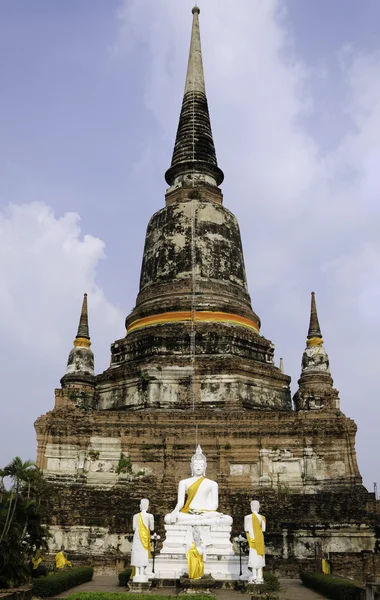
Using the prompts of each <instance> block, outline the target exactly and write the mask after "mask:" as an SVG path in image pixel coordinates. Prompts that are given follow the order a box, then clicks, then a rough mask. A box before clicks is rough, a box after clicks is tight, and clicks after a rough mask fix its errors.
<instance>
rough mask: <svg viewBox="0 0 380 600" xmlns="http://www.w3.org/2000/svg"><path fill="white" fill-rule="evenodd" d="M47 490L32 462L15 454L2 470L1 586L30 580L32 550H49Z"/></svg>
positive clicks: (0, 522) (0, 472)
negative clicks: (44, 509)
mask: <svg viewBox="0 0 380 600" xmlns="http://www.w3.org/2000/svg"><path fill="white" fill-rule="evenodd" d="M5 481H9V482H10V485H9V486H6V485H5ZM47 493H48V485H47V483H46V482H45V480H44V479H43V476H42V473H41V471H40V470H39V469H37V467H36V466H35V464H34V463H33V462H32V461H26V462H23V461H22V460H21V458H20V457H18V456H16V458H14V459H13V460H12V462H10V463H9V465H7V466H6V467H4V468H3V469H0V588H1V587H5V588H7V587H14V586H16V585H20V584H21V583H24V582H25V581H27V580H28V579H29V574H30V570H29V564H30V560H31V557H32V555H33V552H34V551H35V549H36V548H39V549H40V550H42V551H45V550H46V549H47V539H48V535H49V533H48V530H47V527H46V526H44V525H42V519H43V514H42V509H41V501H42V498H43V497H45V496H46V494H47Z"/></svg>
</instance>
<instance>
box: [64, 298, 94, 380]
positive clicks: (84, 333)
mask: <svg viewBox="0 0 380 600" xmlns="http://www.w3.org/2000/svg"><path fill="white" fill-rule="evenodd" d="M73 345H74V347H73V348H72V350H71V352H70V354H69V358H68V361H67V367H66V374H65V375H64V376H63V377H62V379H61V383H62V386H63V387H65V386H66V385H71V384H78V383H82V384H83V383H84V384H87V385H88V384H90V385H93V383H94V381H95V373H94V355H93V353H92V350H91V349H90V346H91V340H90V332H89V328H88V311H87V294H84V296H83V302H82V310H81V313H80V318H79V325H78V332H77V335H76V338H75V340H74V344H73Z"/></svg>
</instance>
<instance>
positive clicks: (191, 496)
mask: <svg viewBox="0 0 380 600" xmlns="http://www.w3.org/2000/svg"><path fill="white" fill-rule="evenodd" d="M203 480H204V477H200V478H199V479H197V480H196V481H194V483H192V484H191V486H190V487H189V489H188V490H187V500H186V503H185V506H184V507H183V508H181V510H180V512H182V513H188V512H189V510H190V504H191V503H192V501H193V500H194V497H195V494H196V493H197V491H198V490H199V486H200V485H201V483H202V481H203Z"/></svg>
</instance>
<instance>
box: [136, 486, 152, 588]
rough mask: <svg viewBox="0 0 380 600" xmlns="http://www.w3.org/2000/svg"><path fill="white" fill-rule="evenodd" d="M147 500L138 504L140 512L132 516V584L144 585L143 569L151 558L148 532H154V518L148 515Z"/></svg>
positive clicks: (145, 577) (144, 499) (146, 577)
mask: <svg viewBox="0 0 380 600" xmlns="http://www.w3.org/2000/svg"><path fill="white" fill-rule="evenodd" d="M148 508H149V500H148V499H147V498H143V499H142V500H141V502H140V512H139V513H136V514H135V515H133V532H134V533H133V542H132V554H131V565H132V566H133V567H135V570H136V572H135V575H134V577H133V582H134V583H146V582H147V581H148V575H147V574H146V572H145V568H146V567H147V566H148V565H149V559H150V558H151V557H152V556H151V550H150V532H151V531H153V530H154V517H153V515H152V514H150V513H148V512H147V511H148Z"/></svg>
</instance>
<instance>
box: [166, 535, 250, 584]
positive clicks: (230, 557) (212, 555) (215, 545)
mask: <svg viewBox="0 0 380 600" xmlns="http://www.w3.org/2000/svg"><path fill="white" fill-rule="evenodd" d="M193 527H194V528H196V529H197V530H198V531H199V532H200V535H201V538H202V542H203V544H204V546H205V548H206V559H205V575H211V576H212V577H213V578H214V579H215V580H219V581H232V580H238V579H239V578H240V560H239V556H238V555H237V554H235V552H234V550H233V547H232V543H231V527H229V526H218V525H194V526H192V525H166V526H165V530H166V538H165V540H164V543H163V545H162V549H161V552H160V554H158V555H156V558H155V566H154V571H155V574H156V577H158V578H159V579H180V577H182V576H183V575H185V574H186V573H187V572H188V566H187V560H186V549H187V547H189V546H190V544H191V542H192V530H193ZM242 572H243V576H244V575H245V577H246V578H248V577H249V574H250V573H249V571H248V558H247V557H246V556H242Z"/></svg>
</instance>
